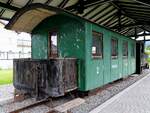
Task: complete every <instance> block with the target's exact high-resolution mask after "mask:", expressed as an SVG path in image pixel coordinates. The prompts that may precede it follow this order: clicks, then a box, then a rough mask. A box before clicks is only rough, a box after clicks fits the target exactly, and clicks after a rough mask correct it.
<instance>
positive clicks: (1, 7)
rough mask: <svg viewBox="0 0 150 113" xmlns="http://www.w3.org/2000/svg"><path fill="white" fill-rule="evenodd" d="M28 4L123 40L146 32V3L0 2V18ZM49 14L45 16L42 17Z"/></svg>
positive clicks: (149, 10) (149, 12)
mask: <svg viewBox="0 0 150 113" xmlns="http://www.w3.org/2000/svg"><path fill="white" fill-rule="evenodd" d="M32 3H42V4H46V5H50V6H54V7H59V8H62V9H65V10H67V11H69V12H71V13H74V14H76V15H78V16H81V17H83V18H85V19H88V20H90V21H92V22H94V23H97V24H99V25H103V26H106V27H108V28H110V29H112V30H114V31H117V32H119V33H121V34H124V35H127V36H135V37H136V35H137V34H138V33H140V32H142V31H148V32H150V1H148V0H1V2H0V18H1V19H5V20H10V19H11V18H12V17H13V15H14V14H15V12H16V11H18V10H19V9H20V8H22V7H24V6H27V5H29V4H32ZM39 10H40V9H39ZM45 12H46V10H45ZM53 13H54V12H51V13H49V12H47V13H45V16H49V15H52V14H53ZM33 15H34V14H33ZM39 15H40V14H39ZM40 19H41V20H42V17H40Z"/></svg>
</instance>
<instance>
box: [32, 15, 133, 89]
mask: <svg viewBox="0 0 150 113" xmlns="http://www.w3.org/2000/svg"><path fill="white" fill-rule="evenodd" d="M53 34H54V35H56V37H55V38H57V39H55V41H56V40H57V44H56V45H57V53H56V54H57V57H63V58H64V57H65V58H66V57H75V58H77V59H78V60H79V64H78V65H79V66H78V67H80V68H79V69H78V71H79V73H78V88H79V89H80V90H82V91H87V90H91V89H94V88H97V87H100V86H102V85H104V84H107V83H109V82H112V81H114V80H117V79H119V78H122V77H125V76H127V75H130V74H132V73H134V72H135V66H136V65H135V41H133V40H131V39H129V38H128V37H125V36H123V35H120V34H118V33H115V32H113V31H110V30H108V29H106V28H104V27H102V26H98V25H96V24H93V23H90V22H87V21H85V20H81V19H78V18H73V17H70V16H66V15H55V16H52V17H49V18H47V19H45V20H44V21H43V22H41V23H40V24H39V25H38V26H37V27H36V28H35V29H34V30H33V31H32V58H33V59H47V58H49V56H50V53H51V52H50V51H51V49H52V48H49V46H48V44H49V43H50V41H49V40H50V38H51V37H53ZM113 52H114V53H113ZM50 57H53V56H50Z"/></svg>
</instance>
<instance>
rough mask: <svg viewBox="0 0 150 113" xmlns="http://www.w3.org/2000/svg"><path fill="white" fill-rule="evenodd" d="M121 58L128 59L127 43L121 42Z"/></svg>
mask: <svg viewBox="0 0 150 113" xmlns="http://www.w3.org/2000/svg"><path fill="white" fill-rule="evenodd" d="M123 57H124V58H127V57H128V42H127V41H124V42H123Z"/></svg>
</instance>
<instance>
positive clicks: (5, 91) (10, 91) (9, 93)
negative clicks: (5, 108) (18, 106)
mask: <svg viewBox="0 0 150 113" xmlns="http://www.w3.org/2000/svg"><path fill="white" fill-rule="evenodd" d="M13 95H14V87H13V85H12V84H10V85H0V104H1V102H2V101H4V100H8V99H10V98H13Z"/></svg>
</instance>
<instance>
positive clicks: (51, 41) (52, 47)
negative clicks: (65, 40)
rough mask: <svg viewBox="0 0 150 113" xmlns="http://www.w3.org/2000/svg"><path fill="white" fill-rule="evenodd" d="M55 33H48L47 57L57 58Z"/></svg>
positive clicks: (56, 36)
mask: <svg viewBox="0 0 150 113" xmlns="http://www.w3.org/2000/svg"><path fill="white" fill-rule="evenodd" d="M57 38H58V35H57V32H50V37H49V56H50V57H57V56H58V47H57Z"/></svg>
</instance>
